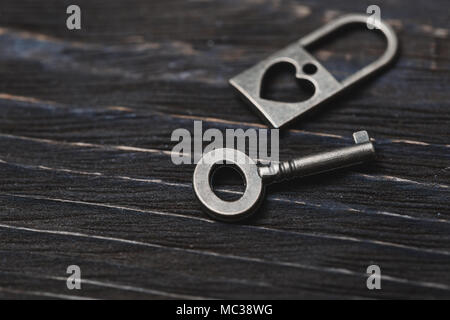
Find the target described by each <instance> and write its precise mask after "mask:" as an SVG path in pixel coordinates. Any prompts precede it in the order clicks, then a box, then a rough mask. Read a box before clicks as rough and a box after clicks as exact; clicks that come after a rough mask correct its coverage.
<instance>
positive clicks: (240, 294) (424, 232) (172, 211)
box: [0, 0, 450, 299]
mask: <svg viewBox="0 0 450 320" xmlns="http://www.w3.org/2000/svg"><path fill="white" fill-rule="evenodd" d="M76 2H77V4H78V5H79V6H80V7H81V10H82V29H81V30H79V31H70V30H68V29H67V28H66V18H67V14H66V7H67V6H68V5H69V4H71V3H72V1H60V0H47V1H32V0H2V4H1V9H0V74H1V78H0V173H1V182H0V297H1V298H53V297H54V298H71V297H83V298H89V297H90V298H145V299H147V298H148V299H160V298H183V297H184V298H197V297H205V298H225V299H228V298H277V299H284V298H450V201H449V196H450V174H449V173H450V161H449V160H450V139H449V137H450V130H449V128H450V116H449V107H450V102H449V101H450V90H449V83H450V59H449V57H450V41H449V37H450V35H449V32H450V31H449V25H448V23H449V2H448V1H444V0H437V1H414V2H412V1H398V0H395V1H394V0H393V1H381V2H380V3H378V5H379V6H380V7H381V16H382V18H383V19H386V20H387V21H388V22H389V23H390V24H391V25H392V26H393V27H394V28H395V30H396V31H397V33H398V36H399V39H400V41H401V46H402V48H401V53H400V55H399V59H398V61H397V62H396V64H395V65H393V66H392V68H390V69H388V70H386V72H383V73H382V74H380V75H379V76H377V77H375V78H373V79H371V80H370V81H368V82H366V83H364V84H363V85H361V86H359V87H357V88H355V90H352V91H350V92H348V93H347V94H345V95H343V96H342V97H340V98H339V99H338V100H336V101H334V102H333V103H331V104H330V105H328V106H327V107H324V108H321V110H320V112H317V113H316V114H314V115H311V116H309V117H307V118H304V119H303V120H300V121H298V122H296V123H294V124H293V125H292V126H290V127H289V128H288V129H286V130H283V132H282V133H281V140H280V155H281V158H282V159H288V158H291V157H293V156H298V155H307V154H310V153H314V152H319V151H324V150H329V149H332V148H335V147H339V146H344V145H348V144H350V143H351V141H352V140H351V134H352V132H353V131H356V130H359V129H366V130H368V131H369V133H370V134H371V136H372V137H373V138H374V139H375V143H376V148H377V151H378V159H377V161H376V162H375V163H373V164H371V165H365V166H360V167H357V168H352V169H347V170H341V171H339V172H334V173H328V174H323V175H320V176H316V177H310V178H307V179H301V180H296V181H292V182H289V183H283V184H279V185H274V186H271V187H270V188H269V190H268V197H267V199H266V201H265V202H264V204H263V207H262V209H261V211H260V212H259V215H258V217H257V218H255V219H253V220H251V221H249V222H247V223H245V224H241V225H228V224H222V223H218V222H215V221H212V220H210V219H209V218H207V217H206V216H205V215H204V214H203V213H202V211H201V208H200V206H199V204H198V203H197V201H196V200H195V197H194V194H193V191H192V187H191V179H192V172H193V168H194V166H193V165H181V166H175V165H174V164H172V162H171V157H170V151H171V149H172V147H173V146H174V144H175V142H171V141H170V136H171V133H172V131H173V130H175V129H177V128H186V129H188V130H190V131H192V130H193V121H194V120H202V121H203V126H204V129H207V128H218V129H220V130H222V131H224V130H225V129H226V128H234V129H236V128H244V129H246V128H261V127H263V125H262V121H261V119H260V118H259V117H258V116H257V115H256V114H255V113H254V112H252V111H251V109H250V108H248V106H247V105H246V104H245V103H244V102H242V101H241V100H240V99H239V98H238V97H237V96H236V95H235V93H234V91H233V90H232V88H231V87H230V86H229V85H228V83H227V81H228V79H229V78H231V77H232V76H234V75H236V74H238V73H239V72H241V71H243V70H245V69H246V68H247V67H250V66H251V65H253V64H254V63H256V62H257V61H260V60H261V59H262V58H264V57H266V56H268V55H269V54H271V53H273V52H274V51H275V50H278V49H281V48H283V47H284V46H285V45H287V44H289V43H291V42H293V41H295V40H297V39H299V38H300V37H301V36H302V35H305V34H307V33H309V32H310V31H312V30H314V29H316V28H318V27H320V26H321V25H323V24H324V23H326V22H327V21H330V20H331V19H333V18H334V17H337V16H339V15H340V14H344V13H351V12H359V13H365V10H366V8H367V6H368V5H370V4H371V1H358V2H357V3H356V1H331V0H327V1H320V2H318V1H317V2H316V1H302V2H295V1H276V0H261V1H250V0H249V1H243V0H233V1H231V0H230V1H184V0H177V1H156V0H152V1H146V0H131V1H130V0H120V1H110V0H101V1H100V0H99V1H88V0H78V1H76ZM366 31H367V30H366ZM340 39H341V40H342V42H340V41H331V42H327V43H325V44H323V47H320V48H317V49H314V53H315V55H316V56H317V57H318V58H319V59H320V60H321V61H322V62H323V63H324V65H325V66H326V67H328V68H330V70H332V71H333V72H334V74H335V75H336V76H337V77H338V78H340V79H342V78H343V77H345V75H348V74H350V73H352V72H354V71H355V70H357V69H358V68H360V67H361V65H362V64H365V63H367V62H368V61H370V60H374V59H376V57H377V56H378V55H379V54H380V53H381V52H382V50H383V46H384V43H383V42H382V41H380V40H379V39H378V38H376V37H375V38H374V37H372V34H371V33H370V34H368V32H355V33H352V34H351V36H349V37H341V38H340ZM373 264H375V265H378V266H380V268H381V272H382V282H381V286H382V289H381V290H368V289H367V287H366V280H367V274H366V268H367V267H368V266H369V265H373ZM69 265H78V266H80V268H81V271H82V279H83V283H82V289H81V290H72V291H70V290H68V289H67V288H66V277H67V276H68V274H66V269H67V267H68V266H69Z"/></svg>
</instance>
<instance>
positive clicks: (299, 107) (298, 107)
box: [230, 14, 398, 128]
mask: <svg viewBox="0 0 450 320" xmlns="http://www.w3.org/2000/svg"><path fill="white" fill-rule="evenodd" d="M378 22H379V23H377V25H376V27H377V28H378V29H379V30H380V31H381V32H382V33H383V34H384V35H385V37H386V39H387V48H386V50H385V52H384V54H383V55H382V56H381V57H380V58H378V59H377V60H375V61H374V62H372V63H370V64H369V65H367V66H365V67H364V68H362V69H360V70H359V71H357V72H356V73H354V74H352V75H351V76H349V77H347V78H346V79H344V80H343V81H338V80H336V79H335V78H334V77H333V75H331V73H330V72H329V71H328V70H327V69H326V68H325V67H324V66H323V65H321V64H320V63H319V61H317V59H315V58H314V57H313V56H312V55H310V54H309V53H308V52H307V51H306V50H305V49H304V48H305V47H307V46H310V45H312V44H313V43H315V42H317V41H318V40H320V39H323V38H324V37H325V36H327V35H329V34H330V33H332V32H334V31H336V30H337V29H339V28H341V27H343V26H346V25H349V24H355V23H363V24H367V23H368V17H367V16H365V15H360V14H350V15H345V16H343V17H341V18H338V19H336V20H334V21H332V22H330V23H328V24H326V25H325V26H323V27H321V28H319V29H317V30H316V31H314V32H312V33H310V34H309V35H307V36H305V37H303V38H301V39H300V40H299V41H297V42H295V43H293V44H291V45H289V46H288V47H286V48H284V49H282V50H280V51H278V52H276V53H275V54H273V55H271V56H270V57H268V58H267V59H265V60H263V61H261V62H260V63H258V64H257V65H255V66H253V67H251V68H250V69H248V70H246V71H244V72H242V73H241V74H239V75H237V76H236V77H234V78H232V79H230V84H231V85H232V86H233V87H235V88H236V89H237V90H238V92H239V93H240V94H241V95H242V96H243V98H244V99H245V100H246V101H247V102H248V103H250V105H252V106H254V107H256V108H257V111H259V113H260V114H261V115H262V116H263V117H264V118H265V119H266V120H267V121H268V122H269V123H270V125H272V126H273V127H274V128H280V127H283V126H285V125H287V124H288V123H290V122H292V121H293V120H295V119H296V118H297V117H299V116H300V115H302V114H303V113H305V112H307V111H309V110H310V109H312V108H314V107H315V106H318V105H320V104H322V103H324V102H326V101H328V100H329V99H330V98H332V97H333V96H335V95H336V94H338V93H341V92H342V91H343V90H345V89H347V88H349V87H350V86H352V85H354V84H355V83H356V82H358V81H360V80H362V79H364V78H366V77H367V76H369V75H370V74H372V73H374V72H375V71H378V70H380V69H381V68H383V67H385V66H386V65H388V64H389V62H391V61H392V60H393V58H394V57H395V55H396V52H397V48H398V40H397V36H396V35H395V33H394V31H393V30H392V28H391V27H390V26H389V25H388V24H386V23H385V22H383V21H378ZM370 31H372V30H370ZM280 62H287V63H290V64H292V65H294V66H295V69H296V75H295V76H296V78H297V79H304V80H307V81H309V82H310V83H312V85H314V87H315V91H314V94H313V95H312V96H311V97H310V98H309V99H308V100H306V101H302V102H280V101H273V100H268V99H264V98H262V97H261V86H262V82H263V78H264V75H265V74H266V71H267V70H268V69H269V68H270V67H272V66H274V65H275V64H278V63H280Z"/></svg>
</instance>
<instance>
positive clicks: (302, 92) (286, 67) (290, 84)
mask: <svg viewBox="0 0 450 320" xmlns="http://www.w3.org/2000/svg"><path fill="white" fill-rule="evenodd" d="M295 74H296V68H295V66H294V65H293V64H291V63H289V62H279V63H276V64H274V65H272V66H271V67H270V68H269V69H267V70H266V72H265V74H264V76H263V79H262V82H261V90H260V97H261V98H262V99H266V100H272V101H278V102H287V103H294V102H302V101H306V100H308V99H310V98H311V97H312V96H313V95H314V92H315V91H316V88H315V86H314V84H313V83H312V82H311V81H309V80H307V79H299V78H297V77H296V76H295Z"/></svg>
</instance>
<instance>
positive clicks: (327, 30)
mask: <svg viewBox="0 0 450 320" xmlns="http://www.w3.org/2000/svg"><path fill="white" fill-rule="evenodd" d="M367 19H368V16H366V15H363V14H348V15H344V16H342V17H340V18H338V19H336V20H333V21H331V22H329V23H327V24H326V25H324V26H323V27H321V28H319V29H317V30H315V31H313V32H311V33H310V34H308V35H307V36H304V37H303V38H302V39H300V40H299V44H300V45H301V46H302V47H307V46H309V45H311V44H313V43H315V42H317V41H318V40H320V39H321V38H324V37H326V36H327V35H329V34H331V33H332V32H335V31H337V30H338V29H340V28H341V27H343V26H346V25H350V24H367ZM377 27H378V28H379V29H378V30H379V31H381V32H382V33H383V35H384V36H385V37H386V40H387V47H386V50H385V51H384V53H383V55H382V56H381V57H380V58H378V59H377V60H375V61H374V62H372V63H370V64H369V65H367V66H365V67H364V68H362V69H361V70H358V71H357V72H355V73H354V74H352V75H351V76H349V77H347V78H346V79H344V80H342V81H341V85H342V89H344V88H347V87H349V86H351V85H353V84H354V83H355V82H357V81H359V80H362V79H363V78H365V77H367V76H369V75H370V74H372V73H373V72H375V71H377V70H380V69H381V68H383V67H385V66H386V65H388V64H389V63H390V62H392V60H393V59H394V57H395V55H396V53H397V49H398V39H397V36H396V34H395V32H394V30H393V29H392V28H391V26H389V25H388V24H387V23H385V22H384V21H382V20H379V25H378V26H377Z"/></svg>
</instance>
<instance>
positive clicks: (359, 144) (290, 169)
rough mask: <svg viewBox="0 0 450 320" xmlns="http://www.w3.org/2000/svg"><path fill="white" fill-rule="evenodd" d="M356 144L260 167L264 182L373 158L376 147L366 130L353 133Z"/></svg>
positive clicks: (302, 175)
mask: <svg viewBox="0 0 450 320" xmlns="http://www.w3.org/2000/svg"><path fill="white" fill-rule="evenodd" d="M353 137H354V139H355V142H356V144H355V145H353V146H348V147H343V148H339V149H336V150H332V151H327V152H321V153H318V154H314V155H310V156H306V157H301V158H296V159H292V160H289V161H284V162H280V163H273V164H271V165H269V166H261V167H259V168H258V171H259V175H260V176H261V178H262V179H263V181H264V183H273V182H279V181H283V180H288V179H293V178H296V177H304V176H309V175H313V174H318V173H322V172H326V171H331V170H335V169H339V168H344V167H349V166H352V165H356V164H360V163H363V162H365V161H368V160H371V159H372V158H374V156H375V149H374V146H373V144H372V142H371V141H370V139H369V135H368V134H367V132H366V131H359V132H355V133H354V134H353Z"/></svg>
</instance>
